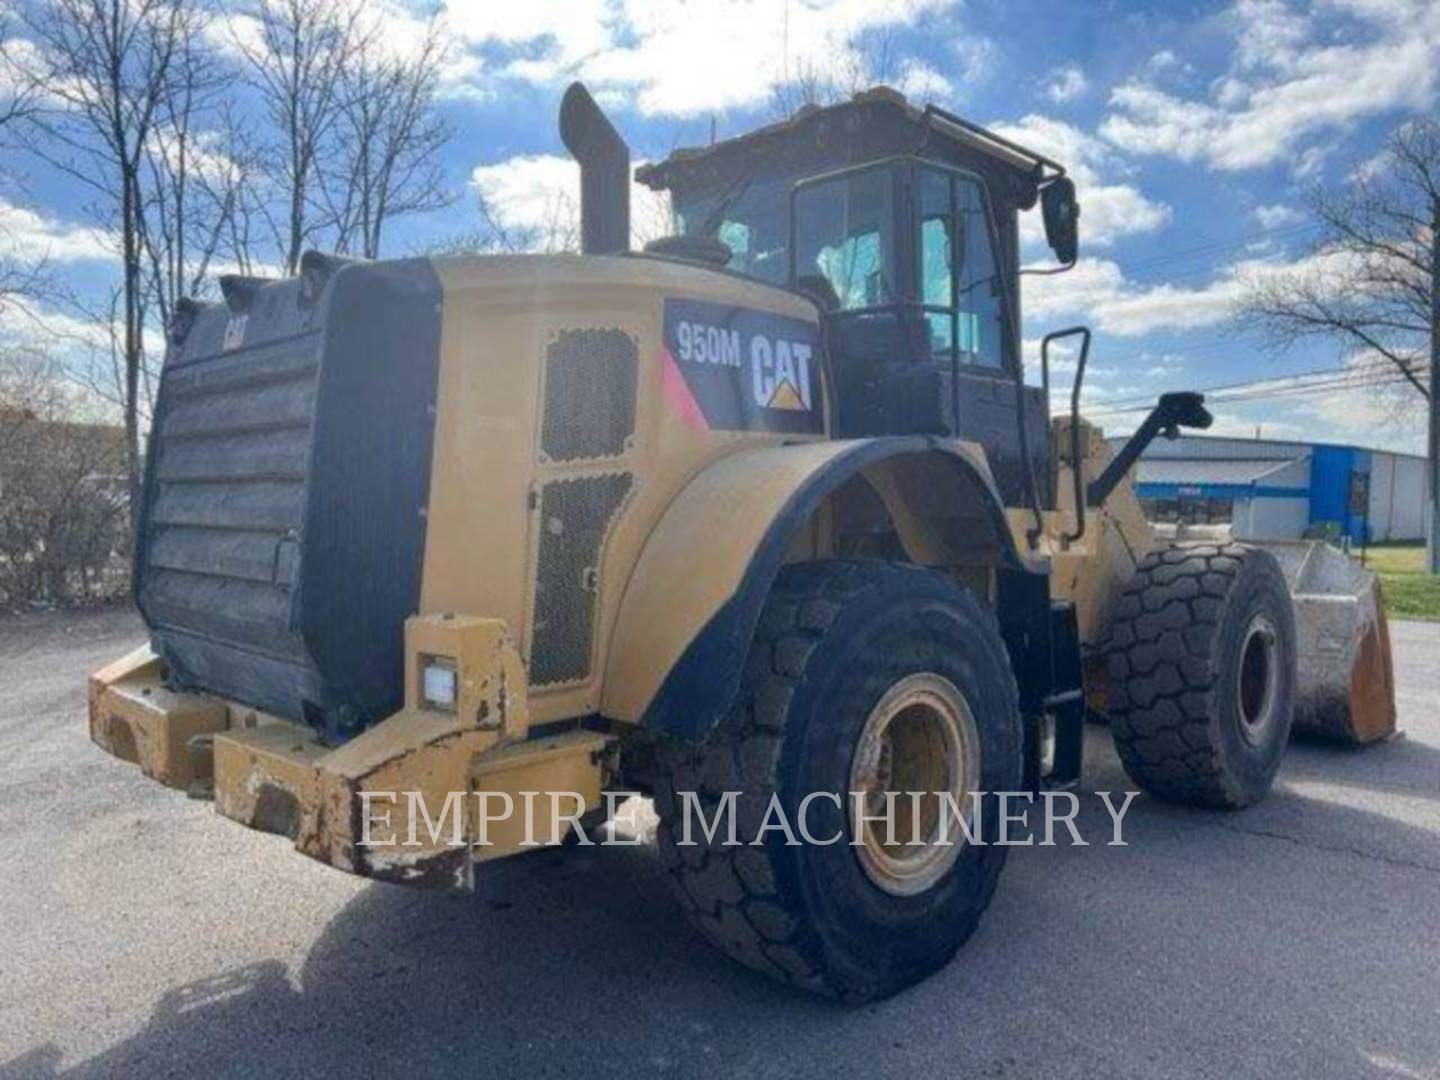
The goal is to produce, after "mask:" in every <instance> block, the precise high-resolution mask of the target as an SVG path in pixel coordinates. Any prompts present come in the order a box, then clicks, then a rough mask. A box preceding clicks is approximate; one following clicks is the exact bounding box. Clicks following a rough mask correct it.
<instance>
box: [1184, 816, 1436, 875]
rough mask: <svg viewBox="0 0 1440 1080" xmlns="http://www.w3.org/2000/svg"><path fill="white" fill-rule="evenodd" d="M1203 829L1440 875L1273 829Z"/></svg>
mask: <svg viewBox="0 0 1440 1080" xmlns="http://www.w3.org/2000/svg"><path fill="white" fill-rule="evenodd" d="M1202 827H1203V828H1210V829H1223V830H1224V831H1225V832H1231V833H1240V834H1241V835H1243V836H1258V837H1263V838H1265V839H1269V840H1283V841H1285V842H1286V843H1287V844H1293V845H1294V846H1296V847H1302V848H1308V849H1310V850H1311V851H1325V852H1330V853H1332V854H1336V855H1353V856H1355V857H1356V858H1358V859H1365V860H1367V861H1369V862H1378V863H1385V864H1386V865H1387V866H1394V867H1399V868H1401V869H1405V870H1420V871H1422V872H1424V873H1427V874H1440V866H1436V865H1433V864H1431V863H1425V862H1417V861H1415V860H1413V859H1403V858H1400V857H1398V856H1395V855H1385V854H1383V853H1381V852H1378V851H1365V850H1363V849H1361V848H1356V847H1350V846H1349V845H1347V844H1326V843H1324V842H1322V841H1319V840H1307V839H1305V838H1303V837H1299V836H1291V835H1290V834H1289V833H1283V832H1276V831H1275V830H1273V829H1257V828H1243V827H1241V826H1239V825H1222V824H1220V823H1219V822H1204V823H1203V824H1202Z"/></svg>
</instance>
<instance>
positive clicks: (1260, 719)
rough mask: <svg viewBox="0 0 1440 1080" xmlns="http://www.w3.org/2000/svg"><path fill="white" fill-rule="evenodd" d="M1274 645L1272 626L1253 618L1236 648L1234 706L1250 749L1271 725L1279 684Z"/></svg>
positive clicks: (1261, 618)
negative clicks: (1238, 656)
mask: <svg viewBox="0 0 1440 1080" xmlns="http://www.w3.org/2000/svg"><path fill="white" fill-rule="evenodd" d="M1278 641H1279V633H1278V631H1277V630H1276V629H1275V623H1274V622H1273V621H1271V619H1270V617H1269V616H1267V615H1257V616H1255V618H1254V619H1253V620H1251V622H1250V626H1249V628H1248V629H1246V631H1245V640H1244V641H1243V642H1241V645H1240V663H1239V665H1238V666H1237V668H1236V672H1235V702H1236V708H1237V711H1238V712H1239V714H1240V733H1241V734H1242V735H1244V736H1245V739H1246V741H1247V742H1249V743H1250V744H1251V745H1252V746H1254V745H1258V744H1259V743H1261V742H1262V741H1264V738H1265V735H1266V733H1267V732H1268V731H1269V729H1270V728H1271V727H1272V726H1273V724H1274V722H1275V714H1276V708H1275V702H1276V698H1277V697H1278V692H1279V682H1280V679H1279V674H1280V664H1279V658H1278V655H1277V653H1278V644H1277V643H1278Z"/></svg>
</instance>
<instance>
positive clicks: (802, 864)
mask: <svg viewBox="0 0 1440 1080" xmlns="http://www.w3.org/2000/svg"><path fill="white" fill-rule="evenodd" d="M917 673H933V674H935V675H939V676H941V677H943V678H944V679H946V680H949V682H950V683H951V684H953V687H954V688H955V689H958V691H959V692H960V694H961V695H962V696H963V698H964V701H965V704H966V705H967V707H968V708H969V709H970V711H971V713H972V715H973V718H974V720H975V728H976V730H977V732H978V745H979V747H980V755H979V757H980V762H979V770H978V780H979V784H978V790H980V791H983V792H996V791H1014V790H1016V789H1018V787H1019V785H1020V782H1021V772H1022V757H1021V754H1022V749H1021V728H1020V718H1019V706H1018V700H1017V694H1016V688H1015V680H1014V677H1013V675H1012V674H1011V670H1010V663H1009V657H1008V655H1007V653H1006V649H1005V645H1004V642H1003V641H1002V640H1001V637H1000V633H999V630H998V627H997V625H996V622H995V618H994V615H993V614H992V612H991V611H990V610H989V609H988V608H987V607H986V606H985V605H983V604H982V603H980V602H979V601H978V600H977V599H976V598H975V597H974V596H973V595H971V594H970V593H969V592H967V591H966V590H964V589H962V588H960V587H959V586H957V585H955V584H953V583H951V582H950V581H949V580H947V579H945V578H943V577H941V576H939V575H938V574H935V573H931V572H929V571H925V570H920V569H916V568H913V567H908V566H900V565H894V564H890V563H883V562H841V561H834V562H816V563H806V564H799V565H794V566H789V567H786V568H785V569H784V570H782V571H781V573H780V575H779V578H778V579H777V581H776V584H775V586H774V588H773V591H772V593H771V595H770V597H769V600H768V601H767V604H766V607H765V610H764V613H763V615H762V617H761V620H760V625H759V628H758V630H757V632H756V635H755V638H754V641H753V643H752V645H751V648H750V653H749V658H748V661H747V663H746V667H745V671H744V675H743V677H742V682H741V686H740V688H739V692H738V695H737V699H736V702H735V705H734V707H733V708H732V709H731V711H730V713H729V714H728V716H727V717H726V718H725V719H724V720H722V721H721V723H720V724H719V725H718V726H717V729H716V730H715V731H713V732H712V733H711V734H710V735H709V736H708V737H707V738H706V739H705V740H704V741H703V742H702V743H700V744H684V743H679V742H674V743H668V744H666V745H665V746H664V747H662V750H661V753H660V763H659V764H660V767H659V769H658V773H657V779H656V790H655V805H656V810H657V812H658V814H659V817H660V821H661V824H660V828H659V848H660V853H661V856H662V858H663V860H664V862H665V865H666V867H667V869H668V871H669V877H670V879H671V881H672V884H673V885H674V887H675V892H676V894H677V895H678V897H679V900H680V903H681V905H682V907H683V908H684V909H685V911H686V913H687V915H688V916H689V918H690V920H691V922H693V923H694V924H695V926H697V927H698V928H699V929H700V931H701V932H702V933H703V934H704V936H705V937H707V938H708V939H709V940H710V941H711V942H713V943H714V944H715V945H717V946H718V947H719V948H720V949H722V950H723V951H724V952H726V953H728V954H729V955H731V956H733V957H734V958H735V959H737V960H739V961H741V962H742V963H744V964H747V965H749V966H750V967H752V968H755V969H757V970H759V971H762V972H764V973H766V974H768V975H770V976H773V977H774V978H777V979H780V980H782V981H785V982H788V983H792V984H794V985H797V986H800V987H804V988H806V989H809V990H813V991H817V992H820V993H824V994H828V995H833V996H836V997H839V998H841V999H844V1000H849V1001H868V1000H873V999H875V998H879V997H884V996H886V995H889V994H892V993H894V992H896V991H897V990H900V989H902V988H903V987H905V986H908V985H909V984H911V983H913V982H916V981H917V980H919V979H921V978H924V977H925V976H926V975H928V974H930V973H931V972H933V971H935V970H936V969H937V968H940V967H942V966H943V965H944V964H945V963H946V962H948V961H949V959H950V958H951V957H952V956H953V955H954V954H955V951H956V950H957V949H958V948H959V947H960V945H961V944H962V943H963V942H964V941H965V940H966V939H967V938H968V937H969V936H970V934H971V933H972V932H973V931H974V929H975V927H976V924H977V923H978V921H979V919H980V915H981V913H982V912H983V911H984V910H985V908H986V906H987V905H988V904H989V903H990V898H991V896H992V895H993V894H994V892H995V886H996V882H997V880H998V878H999V875H1000V870H1001V867H1002V866H1003V865H1004V862H1005V856H1006V852H1007V850H1008V849H1007V848H1006V847H1004V846H999V847H997V846H993V841H994V840H995V839H996V838H998V836H999V831H998V830H999V823H998V819H999V814H998V813H997V812H996V807H995V800H994V799H993V798H987V800H986V801H985V802H984V803H982V813H981V824H980V830H981V832H980V836H981V837H984V838H985V839H986V840H987V841H988V844H987V845H978V844H977V845H970V844H962V845H961V846H960V852H959V854H958V856H957V857H956V858H955V861H954V862H953V863H950V864H949V867H948V869H947V870H945V871H944V874H943V876H942V877H940V878H938V880H936V881H935V882H934V884H933V885H931V886H930V887H928V888H925V889H924V891H923V892H919V893H917V894H915V895H906V896H897V895H894V894H893V893H892V892H889V891H884V890H882V889H880V888H877V887H876V885H875V884H874V883H873V881H872V879H871V877H869V876H867V874H866V872H865V871H864V869H863V868H862V866H861V864H860V860H859V859H858V858H857V855H856V849H855V848H853V847H851V846H850V844H849V842H848V841H849V840H850V839H851V833H850V829H849V825H848V821H847V818H846V815H843V814H842V813H841V810H840V808H839V807H837V806H835V805H834V804H833V803H832V802H830V801H827V800H823V799H822V800H818V801H815V802H814V803H812V805H811V807H810V811H809V813H808V821H809V823H810V832H811V835H812V836H814V837H816V838H819V839H823V838H827V837H831V836H834V835H837V833H840V832H843V833H844V836H845V842H842V843H837V844H834V845H831V846H823V847H822V846H815V845H810V844H802V845H800V846H788V845H787V844H786V843H785V838H784V836H783V835H781V834H779V833H777V832H769V833H767V834H766V835H765V837H764V841H763V843H762V844H761V845H760V846H751V845H745V846H727V845H726V844H725V843H724V842H723V841H724V840H725V836H724V835H723V830H717V831H716V833H715V835H714V839H713V842H707V841H706V839H705V837H704V834H703V832H701V831H700V830H698V829H696V830H695V832H694V833H693V834H692V840H694V841H695V843H694V844H693V845H692V846H686V845H683V844H681V843H679V842H678V841H679V840H680V839H681V838H682V837H683V827H682V822H681V814H682V813H683V808H682V802H681V798H680V796H678V795H677V792H685V791H694V792H696V795H697V799H698V802H699V805H700V806H701V808H702V809H703V811H704V813H705V814H706V815H707V817H709V816H710V815H712V814H713V813H714V810H715V807H716V806H717V805H718V802H719V800H720V797H721V795H722V793H724V792H726V791H738V792H741V793H742V794H741V796H740V797H739V798H738V800H737V806H738V811H737V813H736V815H735V816H736V818H737V819H738V823H739V828H740V833H739V836H740V839H741V840H742V843H743V842H744V841H746V840H748V839H749V838H750V837H752V836H753V835H754V830H755V829H756V828H757V827H758V825H759V823H760V821H761V820H763V816H764V813H765V811H766V809H767V807H768V806H769V804H770V799H771V796H772V795H773V794H778V796H779V804H780V806H781V807H782V808H783V810H784V812H785V815H786V818H787V820H788V821H790V822H791V823H796V824H797V827H798V811H799V805H800V800H801V799H802V798H803V797H804V794H805V793H807V792H811V791H828V792H845V791H846V790H847V788H848V784H849V780H850V777H851V771H850V770H851V765H852V761H853V759H854V754H855V748H856V743H857V739H858V736H859V734H860V732H861V730H862V729H863V728H864V725H865V723H866V720H867V717H869V716H870V714H871V711H872V710H873V709H875V707H876V705H877V703H878V702H879V701H880V699H881V698H882V696H883V695H884V694H885V693H886V691H887V690H889V689H890V688H891V687H893V686H894V685H895V684H897V683H898V682H899V681H900V680H902V679H905V678H906V677H907V676H913V675H916V674H917ZM842 798H843V796H842ZM977 839H978V837H977Z"/></svg>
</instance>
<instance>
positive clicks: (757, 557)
mask: <svg viewBox="0 0 1440 1080" xmlns="http://www.w3.org/2000/svg"><path fill="white" fill-rule="evenodd" d="M921 470H924V471H925V475H922V472H921ZM911 474H913V475H911ZM858 475H864V476H865V477H866V479H867V480H869V481H870V482H871V486H872V488H873V489H874V490H875V491H876V493H877V495H878V496H879V497H880V498H881V500H882V501H883V502H884V504H885V508H886V511H887V513H888V514H889V515H890V518H891V520H892V522H893V523H894V524H895V527H896V532H897V534H898V535H900V536H901V538H902V540H903V541H904V546H905V549H906V554H907V556H908V557H910V558H911V559H912V561H916V562H921V563H925V564H928V565H935V564H940V563H943V562H944V561H945V560H944V559H943V558H941V554H942V552H943V551H946V550H949V551H951V552H953V551H954V549H955V546H956V543H955V537H954V536H951V537H950V541H951V542H950V543H948V544H947V543H946V542H945V538H944V537H942V536H941V535H940V530H937V529H936V528H932V527H931V525H932V523H933V522H934V521H935V519H937V518H939V517H941V516H943V515H944V514H949V515H950V517H951V518H953V517H954V516H955V511H956V509H957V507H963V508H964V511H965V512H964V524H965V526H966V528H965V529H964V530H963V532H964V534H965V535H964V539H963V540H961V541H959V543H961V544H962V545H963V546H965V547H966V548H967V549H968V554H967V555H965V556H964V561H966V562H969V563H973V564H977V565H994V566H1000V567H1006V568H1009V569H1017V570H1024V569H1030V567H1029V566H1028V565H1027V564H1026V563H1025V561H1024V560H1022V559H1021V557H1020V555H1019V553H1018V552H1017V551H1016V550H1015V546H1014V540H1013V538H1012V536H1011V532H1010V530H1009V528H1008V527H1007V525H1006V519H1005V511H1004V506H1003V503H1002V501H1001V499H1000V496H999V494H998V493H997V492H996V490H995V485H994V482H993V480H992V478H991V476H990V471H989V468H988V466H987V465H986V463H985V458H984V454H983V452H982V451H980V450H979V448H978V447H975V446H973V445H971V444H967V443H962V442H958V441H954V440H942V439H936V438H930V437H927V436H889V437H880V438H873V439H845V440H831V441H825V442H810V443H798V444H791V445H779V446H774V445H772V446H766V447H759V448H755V449H750V450H742V451H740V452H738V453H735V454H733V455H731V456H729V457H726V458H724V459H722V460H721V461H719V462H716V463H715V464H713V465H710V466H708V467H707V468H705V469H704V470H702V471H701V472H700V473H699V474H698V475H697V476H696V477H695V478H694V479H693V480H691V481H690V482H689V483H688V484H687V485H686V486H685V487H684V488H683V489H682V490H681V492H680V494H679V495H678V496H677V497H676V498H675V500H674V502H672V503H671V504H670V506H669V507H668V508H667V509H666V511H665V513H664V515H663V516H662V517H661V518H660V521H659V522H658V524H657V525H656V526H655V529H654V531H653V532H652V533H651V534H650V536H649V538H648V539H647V540H646V542H645V546H644V548H643V550H642V551H641V553H640V558H639V559H638V560H637V562H636V565H635V569H634V572H633V573H632V574H631V576H630V579H629V582H628V584H627V586H626V589H625V594H624V597H623V599H622V601H621V605H620V612H619V616H618V618H617V620H616V624H615V630H614V634H613V636H612V638H611V647H610V650H609V656H608V660H607V663H606V670H605V684H604V685H605V688H604V693H603V697H602V702H601V712H602V713H603V714H604V715H605V716H607V717H610V718H611V719H614V720H619V721H623V722H628V723H635V724H642V725H644V726H647V727H652V728H658V729H661V730H665V731H670V732H674V733H676V734H679V735H683V736H685V737H689V738H699V737H701V736H703V735H704V733H705V732H707V731H708V730H709V729H710V728H711V727H712V726H713V725H714V724H715V723H716V722H717V721H718V720H719V719H720V718H721V717H722V716H723V715H724V714H725V712H726V710H728V709H729V707H730V704H731V701H732V699H733V697H734V693H735V688H736V686H737V683H738V677H739V674H740V671H741V668H742V665H743V664H744V662H745V655H746V652H747V651H748V649H749V645H750V639H751V636H752V634H753V633H754V629H755V624H756V622H757V621H758V619H759V617H760V611H761V608H762V607H763V605H764V602H765V598H766V596H767V595H768V593H769V591H770V587H771V585H772V583H773V582H774V580H775V576H776V574H778V573H779V571H780V568H781V566H782V565H784V563H785V562H786V561H787V554H789V553H790V552H791V551H792V549H793V548H794V546H795V543H796V540H797V538H798V537H800V536H801V531H802V530H803V529H805V527H806V525H807V523H808V522H810V521H811V519H812V516H813V515H814V514H815V512H816V511H817V509H819V507H820V506H821V504H822V503H823V502H824V501H825V499H826V497H827V496H828V495H830V494H831V493H833V492H835V491H836V490H837V489H838V488H839V487H840V486H841V485H842V484H844V483H845V482H846V481H847V480H850V479H852V478H854V477H856V476H858ZM907 476H908V477H909V479H908V480H907ZM937 478H938V479H939V484H938V485H937V484H936V480H937ZM937 486H938V487H939V488H940V489H939V490H935V488H936V487H937ZM951 531H952V533H953V532H954V530H953V529H952V530H951Z"/></svg>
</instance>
